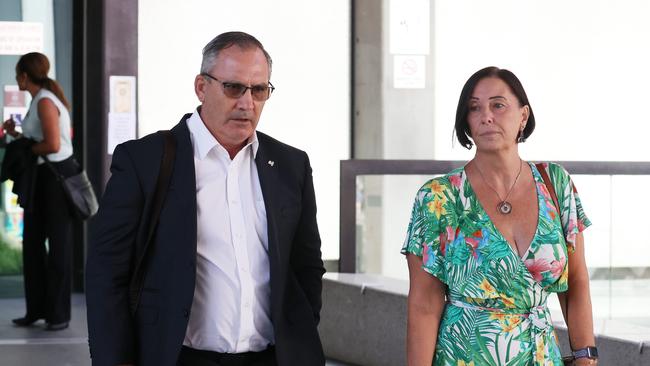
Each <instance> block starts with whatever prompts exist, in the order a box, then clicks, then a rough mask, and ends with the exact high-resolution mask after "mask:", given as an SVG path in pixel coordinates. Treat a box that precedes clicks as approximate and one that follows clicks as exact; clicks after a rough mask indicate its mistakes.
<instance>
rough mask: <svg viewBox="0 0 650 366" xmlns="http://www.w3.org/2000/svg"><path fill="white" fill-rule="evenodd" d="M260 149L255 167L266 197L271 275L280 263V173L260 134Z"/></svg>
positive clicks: (266, 143)
mask: <svg viewBox="0 0 650 366" xmlns="http://www.w3.org/2000/svg"><path fill="white" fill-rule="evenodd" d="M258 140H259V148H258V150H257V155H256V156H255V165H256V166H257V174H258V176H259V178H260V187H261V188H262V195H263V196H264V207H265V209H266V222H267V229H268V240H269V263H270V266H271V274H273V273H274V270H273V268H274V267H275V266H276V265H277V264H278V263H280V250H279V248H278V245H279V244H280V243H279V242H278V240H277V221H276V220H277V218H276V217H277V215H276V212H277V210H278V202H277V201H276V199H277V194H276V192H275V187H276V186H277V185H278V179H279V177H278V174H279V173H278V171H279V168H278V166H277V165H276V164H277V163H276V161H275V159H274V156H273V154H272V152H271V151H270V150H269V146H268V142H267V141H265V140H264V139H263V138H262V137H261V136H260V134H258Z"/></svg>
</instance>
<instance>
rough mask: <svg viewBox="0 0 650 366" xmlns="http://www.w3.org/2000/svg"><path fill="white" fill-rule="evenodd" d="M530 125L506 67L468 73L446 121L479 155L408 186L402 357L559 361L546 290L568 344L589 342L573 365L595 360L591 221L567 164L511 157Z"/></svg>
mask: <svg viewBox="0 0 650 366" xmlns="http://www.w3.org/2000/svg"><path fill="white" fill-rule="evenodd" d="M534 128H535V117H534V115H533V111H532V109H531V107H530V104H529V102H528V97H527V96H526V93H525V91H524V89H523V87H522V85H521V83H520V81H519V80H518V79H517V77H516V76H515V75H514V74H512V73H511V72H510V71H508V70H503V69H498V68H496V67H489V68H485V69H482V70H480V71H478V72H476V73H475V74H474V75H473V76H472V77H470V79H469V80H468V81H467V83H466V84H465V86H464V88H463V90H462V92H461V96H460V100H459V103H458V109H457V112H456V126H455V129H456V136H457V137H458V140H459V141H460V143H461V144H462V145H463V146H465V147H467V148H472V146H473V145H476V154H475V156H474V158H473V159H472V160H471V161H470V162H468V163H467V164H466V165H465V166H464V167H461V168H458V169H456V170H454V171H452V172H450V173H448V174H446V175H444V176H442V177H438V178H435V179H432V180H430V181H428V182H426V183H425V184H424V185H423V186H422V188H421V189H420V190H419V191H418V192H417V195H416V198H415V204H414V206H413V213H412V217H411V221H410V224H409V227H408V234H407V238H406V241H405V243H404V247H403V249H402V253H403V254H406V256H407V260H408V266H409V273H410V290H409V296H408V333H407V355H408V364H409V365H410V366H420V365H431V364H432V363H433V364H434V365H454V366H459V365H475V366H479V365H513V366H515V365H562V356H561V355H560V349H559V346H558V341H557V338H556V335H555V332H554V330H553V325H552V322H551V318H550V314H549V310H548V307H547V305H546V304H547V298H548V296H549V295H550V294H551V293H553V292H555V293H557V294H558V297H559V300H560V304H561V307H562V311H563V314H564V317H565V320H566V322H567V325H568V328H569V338H570V343H571V347H572V349H573V350H576V351H577V350H580V352H579V353H578V354H579V355H580V354H583V353H586V351H585V350H586V349H587V347H589V352H590V353H589V354H588V355H589V356H590V357H589V358H588V357H582V358H577V359H576V361H575V362H576V363H575V364H576V365H594V364H596V362H597V360H596V358H595V357H593V353H594V352H593V351H594V348H593V346H594V345H595V344H594V335H593V324H592V310H591V300H590V295H589V277H588V273H587V267H586V264H585V258H584V246H583V236H582V233H581V232H582V231H583V230H584V229H585V228H586V227H587V226H589V225H590V222H589V219H588V218H587V216H586V215H585V213H584V212H583V209H582V204H581V202H580V197H579V196H578V193H577V190H576V188H575V186H574V185H573V182H572V181H571V178H570V177H569V175H568V173H567V172H566V170H564V168H562V167H561V166H559V165H557V164H553V163H549V164H542V165H540V166H539V168H538V166H537V165H535V164H532V163H528V162H524V161H523V160H522V159H521V158H520V157H519V152H518V143H521V142H523V141H524V140H525V139H526V138H528V136H530V134H531V133H532V132H533V129H534ZM544 174H546V176H547V177H549V178H547V179H548V180H550V182H549V183H550V184H552V187H553V189H554V190H555V192H556V196H557V202H558V204H557V206H559V207H556V204H555V203H554V199H553V195H552V194H551V193H549V192H550V189H548V187H547V185H546V184H545V180H544V178H543V177H544ZM569 268H570V269H571V271H569Z"/></svg>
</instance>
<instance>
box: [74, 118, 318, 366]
mask: <svg viewBox="0 0 650 366" xmlns="http://www.w3.org/2000/svg"><path fill="white" fill-rule="evenodd" d="M189 116H190V115H189V114H188V115H185V116H184V117H183V119H181V122H180V123H179V124H178V125H176V126H175V127H174V128H173V129H172V133H173V135H174V137H175V139H176V142H177V150H176V160H175V162H174V167H173V173H172V178H171V182H170V186H169V190H168V193H167V197H166V199H165V204H164V206H163V209H162V212H161V215H160V221H159V225H158V229H157V232H156V237H155V240H154V242H153V247H152V248H150V249H151V250H150V251H149V253H148V256H147V258H148V260H147V263H146V275H145V277H144V287H143V291H142V295H141V298H140V303H139V307H138V310H137V312H136V314H135V317H132V316H131V315H130V313H129V294H128V288H129V281H130V278H131V274H132V271H133V267H134V261H135V260H136V258H135V257H136V254H135V250H136V248H137V247H138V246H139V245H140V244H141V243H142V242H143V240H145V236H146V232H145V231H146V228H147V227H148V219H149V211H150V209H151V205H152V202H151V201H152V197H153V190H154V187H155V184H156V179H157V176H158V172H159V169H160V161H161V157H162V149H163V139H162V137H161V136H160V135H159V134H153V135H149V136H146V137H144V138H141V139H139V140H134V141H129V142H126V143H124V144H121V145H119V146H118V147H117V148H116V149H115V152H114V154H113V162H112V165H111V173H112V176H111V178H110V180H109V182H108V184H107V187H106V191H105V193H104V196H103V198H102V200H101V204H100V208H99V212H98V214H97V216H96V218H95V219H94V221H93V222H92V227H91V240H90V242H89V246H88V259H87V265H86V301H87V306H88V332H89V343H90V351H91V357H92V361H93V365H111V366H114V365H116V364H119V363H125V362H135V363H136V364H137V365H138V366H146V365H155V366H163V365H175V364H176V360H177V358H178V354H179V352H180V349H181V346H182V343H183V339H184V336H185V331H186V328H187V323H188V318H189V312H190V309H191V305H192V299H193V295H194V283H195V279H196V276H195V274H196V237H197V221H196V199H195V198H196V183H195V173H194V153H193V148H192V143H191V140H190V133H189V130H188V128H187V124H186V122H185V120H186V119H187V118H188V117H189ZM258 140H259V149H258V152H257V156H256V159H255V162H256V165H257V169H258V173H259V179H260V185H261V187H262V193H263V195H264V204H265V206H266V215H267V221H268V245H269V263H270V271H271V273H270V277H271V280H270V283H271V318H272V322H273V329H274V331H275V342H276V343H275V347H276V355H277V356H276V357H277V360H278V363H279V365H281V366H285V365H287V366H288V365H300V366H303V365H324V364H325V360H324V356H323V351H322V346H321V343H320V339H319V336H318V331H317V328H316V327H317V324H318V321H319V312H320V308H321V287H322V275H323V273H324V272H325V270H324V268H323V262H322V260H321V252H320V237H319V234H318V227H317V225H316V202H315V198H314V188H313V183H312V175H311V167H310V165H309V159H308V157H307V154H306V153H304V152H303V151H300V150H298V149H295V148H293V147H291V146H288V145H285V144H283V143H281V142H279V141H277V140H274V139H273V138H271V137H269V136H267V135H265V134H263V133H260V132H258ZM269 161H272V162H273V164H272V165H271V164H269V163H268V162H269Z"/></svg>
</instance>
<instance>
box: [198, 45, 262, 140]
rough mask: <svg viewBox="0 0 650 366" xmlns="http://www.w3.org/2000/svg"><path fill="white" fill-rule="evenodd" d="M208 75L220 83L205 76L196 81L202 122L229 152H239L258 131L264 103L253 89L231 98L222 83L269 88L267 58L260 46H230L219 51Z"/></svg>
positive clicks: (200, 76)
mask: <svg viewBox="0 0 650 366" xmlns="http://www.w3.org/2000/svg"><path fill="white" fill-rule="evenodd" d="M209 74H210V75H211V76H212V77H214V78H216V79H218V80H219V81H216V80H213V79H211V78H209V77H206V76H203V75H197V76H196V79H195V80H194V90H195V92H196V95H197V97H198V98H199V100H200V101H201V103H202V105H201V112H200V115H201V119H203V123H205V126H206V127H207V128H208V130H209V131H210V132H211V133H212V135H213V136H214V137H215V138H216V139H217V141H219V143H220V144H221V145H222V146H223V147H225V148H226V150H228V151H229V152H231V151H233V150H234V151H239V149H241V148H242V147H243V145H244V143H245V142H246V140H247V139H248V138H249V137H251V136H252V135H253V133H254V132H255V128H256V127H257V123H258V121H259V118H260V115H261V114H262V109H263V108H264V103H265V102H264V101H256V100H254V99H253V96H252V95H251V90H250V89H249V90H246V92H245V93H244V94H243V95H242V96H240V97H239V98H231V97H228V96H227V95H226V94H224V86H223V84H222V83H237V84H242V85H245V86H249V87H250V86H255V85H257V86H260V85H268V83H269V66H268V64H267V62H266V58H265V57H264V53H263V52H262V50H260V49H259V48H257V47H250V48H246V49H243V48H240V47H239V46H231V47H228V48H226V49H223V50H221V51H220V52H219V55H218V56H217V59H216V62H215V66H214V67H213V68H212V70H210V72H209Z"/></svg>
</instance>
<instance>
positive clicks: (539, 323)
mask: <svg viewBox="0 0 650 366" xmlns="http://www.w3.org/2000/svg"><path fill="white" fill-rule="evenodd" d="M447 303H448V304H450V305H453V306H457V307H461V308H465V309H471V310H477V311H486V312H488V313H494V314H503V315H518V316H521V317H522V318H524V319H527V320H528V321H530V323H531V327H530V331H531V333H532V336H533V338H534V339H535V345H534V348H533V359H534V360H535V362H536V364H543V363H544V353H545V350H544V348H545V347H544V346H545V344H546V342H544V340H545V338H546V337H547V335H548V334H549V330H552V329H553V328H552V327H553V325H552V322H551V313H550V312H549V310H548V306H546V304H544V305H539V306H535V307H532V308H530V309H499V308H490V307H484V306H478V305H474V304H468V303H466V302H463V301H458V300H449V301H447Z"/></svg>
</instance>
